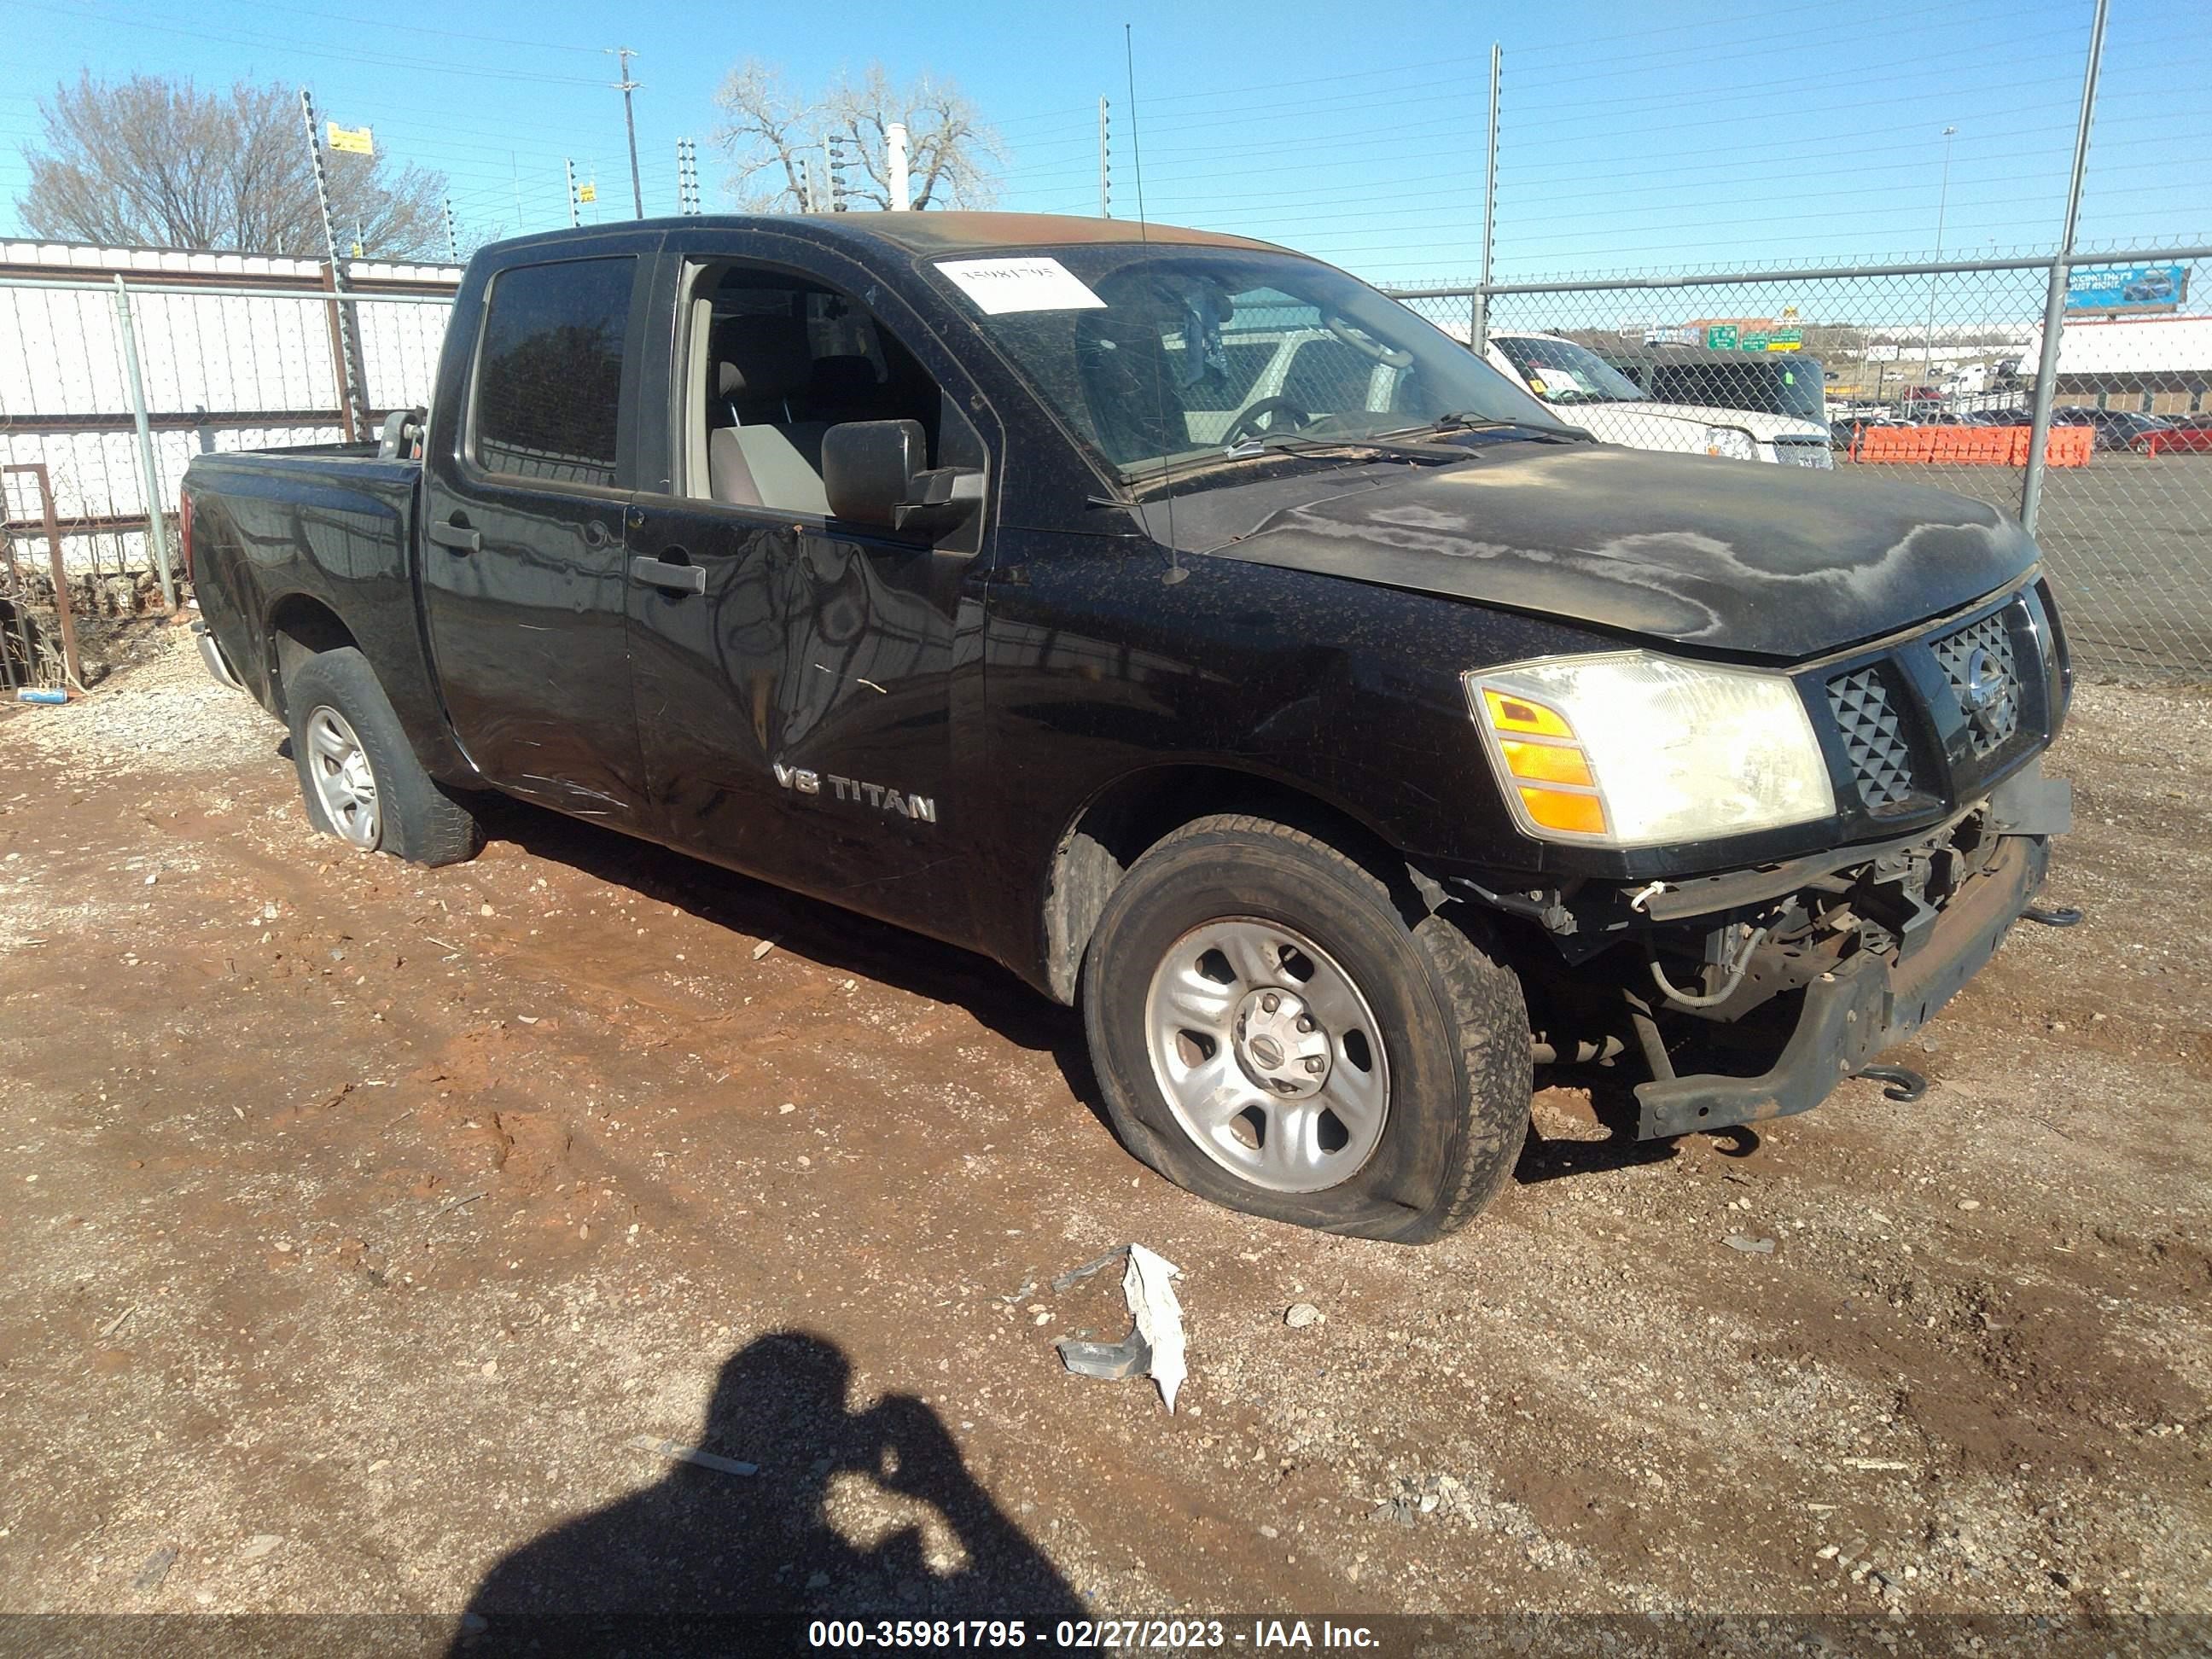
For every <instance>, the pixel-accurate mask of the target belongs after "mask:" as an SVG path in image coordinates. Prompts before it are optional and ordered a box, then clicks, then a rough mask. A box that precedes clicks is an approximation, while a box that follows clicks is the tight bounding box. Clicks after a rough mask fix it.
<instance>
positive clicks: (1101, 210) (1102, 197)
mask: <svg viewBox="0 0 2212 1659" xmlns="http://www.w3.org/2000/svg"><path fill="white" fill-rule="evenodd" d="M1111 138H1112V135H1111V133H1110V132H1109V118H1108V117H1107V113H1106V100H1104V99H1103V98H1101V99H1100V100H1098V216H1099V217H1100V218H1102V219H1110V218H1112V217H1113V216H1114V189H1113V184H1112V181H1111V179H1110V178H1109V173H1110V172H1111V171H1112V168H1111V165H1110V160H1111V157H1112V155H1113V153H1114V149H1113V144H1112V142H1111Z"/></svg>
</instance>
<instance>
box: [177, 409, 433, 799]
mask: <svg viewBox="0 0 2212 1659" xmlns="http://www.w3.org/2000/svg"><path fill="white" fill-rule="evenodd" d="M421 484H422V465H421V463H419V462H416V461H412V460H404V459H389V460H387V459H381V458H380V457H379V455H378V453H377V446H376V445H375V444H374V443H352V444H316V445H310V446H306V447H301V448H296V449H278V450H246V451H238V452H234V453H227V454H213V455H200V456H196V457H194V458H193V460H192V463H191V468H190V470H189V471H188V472H187V474H186V477H185V490H186V493H187V494H188V495H190V496H191V502H192V518H193V538H192V539H193V544H194V547H195V550H196V554H195V559H194V568H193V571H192V585H193V590H194V592H195V593H196V594H197V597H198V599H199V603H200V611H201V614H202V615H203V616H204V617H205V618H206V621H207V623H208V627H209V629H210V632H212V633H213V635H215V638H216V643H217V644H218V645H219V646H220V647H222V653H223V655H224V656H225V658H227V659H228V661H229V663H230V665H231V666H232V668H233V669H234V671H236V673H237V675H238V678H240V681H242V682H243V683H244V684H245V685H246V689H247V690H249V691H251V692H252V694H253V696H255V697H256V698H257V699H258V700H259V701H260V702H261V704H262V706H263V707H264V708H267V709H269V710H270V713H271V714H276V715H278V716H280V717H281V716H282V715H283V685H282V676H283V668H284V665H285V663H286V660H287V659H288V653H289V651H290V649H291V646H292V643H296V644H297V645H301V646H304V647H306V648H307V649H309V650H327V649H330V648H331V647H332V646H334V645H345V644H354V645H357V646H359V647H361V648H362V650H363V651H365V652H366V653H368V657H369V659H370V660H372V661H373V662H374V663H375V664H376V665H377V666H378V671H379V673H380V676H381V678H383V680H384V683H385V690H386V692H387V694H388V695H389V696H391V698H392V704H393V707H394V708H396V709H397V710H398V713H399V714H400V717H401V718H402V719H403V720H405V721H406V722H407V723H408V726H409V728H410V730H413V731H418V732H431V731H443V730H444V729H445V722H444V719H443V716H442V713H441V707H440V703H439V700H438V697H437V695H436V691H435V679H434V677H433V676H432V673H431V671H430V665H429V659H428V652H427V648H426V643H425V635H424V633H423V630H422V620H421V613H420V611H419V608H418V606H417V604H416V593H415V559H416V546H417V538H416V510H417V509H416V503H417V501H418V500H419V492H420V489H421ZM201 549H204V550H205V551H204V554H203V553H199V552H198V551H197V550H201ZM263 618H265V619H266V626H265V627H263V626H262V625H260V623H258V621H257V620H253V619H263ZM340 618H343V621H341V620H340ZM288 642H291V643H288ZM425 758H426V760H427V759H428V757H425ZM446 758H447V764H446V765H445V766H444V767H443V768H442V770H443V771H444V772H445V773H447V774H448V775H453V776H456V777H465V776H466V775H467V773H468V768H467V765H466V763H465V761H463V760H462V759H461V758H460V757H459V755H458V753H456V754H454V755H453V756H451V757H446ZM434 770H437V769H434Z"/></svg>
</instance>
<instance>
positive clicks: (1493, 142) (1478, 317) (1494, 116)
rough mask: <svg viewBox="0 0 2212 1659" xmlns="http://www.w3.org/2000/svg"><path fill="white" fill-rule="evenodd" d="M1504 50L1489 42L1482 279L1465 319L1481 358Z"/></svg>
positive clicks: (1486, 329) (1494, 227)
mask: <svg viewBox="0 0 2212 1659" xmlns="http://www.w3.org/2000/svg"><path fill="white" fill-rule="evenodd" d="M1504 67H1505V49H1504V47H1503V46H1500V45H1499V44H1498V42H1497V41H1494V40H1493V41H1492V42H1491V44H1490V155H1489V159H1488V161H1486V163H1485V164H1484V167H1483V182H1482V280H1481V281H1480V283H1478V284H1477V285H1476V288H1475V290H1474V312H1473V314H1472V315H1471V316H1469V317H1468V344H1470V345H1472V346H1473V347H1474V355H1475V356H1478V357H1480V356H1481V355H1482V354H1483V352H1484V351H1485V350H1486V349H1487V348H1488V347H1489V344H1490V253H1491V249H1492V246H1493V245H1494V243H1495V241H1496V240H1497V233H1498V87H1499V85H1500V83H1501V82H1503V80H1504Z"/></svg>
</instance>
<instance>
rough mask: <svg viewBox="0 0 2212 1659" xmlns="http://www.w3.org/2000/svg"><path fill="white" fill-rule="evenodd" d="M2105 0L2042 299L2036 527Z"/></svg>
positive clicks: (2030, 494) (2101, 53)
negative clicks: (2062, 216) (2062, 215)
mask: <svg viewBox="0 0 2212 1659" xmlns="http://www.w3.org/2000/svg"><path fill="white" fill-rule="evenodd" d="M2105 7H2106V0H2097V12H2096V15H2095V17H2094V18H2093V19H2092V20H2091V21H2090V24H2089V61H2088V63H2087V65H2086V66H2085V67H2084V68H2083V70H2082V71H2081V115H2080V116H2079V118H2077V119H2076V122H2075V128H2074V173H2073V177H2072V179H2071V180H2070V181H2069V184H2068V185H2067V187H2066V222H2065V225H2064V228H2063V229H2062V230H2061V231H2060V233H2059V236H2058V254H2057V258H2054V259H2052V260H2051V287H2050V289H2049V290H2048V291H2047V292H2046V293H2045V295H2044V300H2043V351H2042V355H2041V356H2039V358H2038V359H2037V362H2036V369H2035V413H2034V415H2033V417H2032V419H2031V421H2030V422H2029V427H2028V438H2027V477H2025V478H2024V479H2022V480H2021V490H2020V522H2021V527H2022V528H2023V529H2025V530H2026V531H2027V533H2028V534H2029V535H2031V536H2032V535H2033V534H2034V533H2035V520H2036V515H2037V513H2039V511H2040V510H2041V509H2042V507H2043V467H2044V460H2045V456H2044V453H2043V452H2044V449H2045V446H2047V445H2048V444H2049V443H2050V441H2051V394H2052V393H2053V392H2056V391H2057V389H2058V387H2057V381H2058V337H2059V335H2060V334H2061V333H2062V332H2063V331H2064V329H2065V326H2066V279H2067V276H2069V274H2070V273H2071V272H2072V270H2073V269H2074V235H2075V231H2076V230H2077V229H2079V228H2080V226H2081V175H2082V174H2083V173H2085V172H2087V170H2088V166H2089V127H2090V125H2091V123H2092V122H2093V121H2094V120H2095V119H2096V115H2097V73H2098V70H2100V68H2101V67H2102V65H2103V64H2104V61H2105Z"/></svg>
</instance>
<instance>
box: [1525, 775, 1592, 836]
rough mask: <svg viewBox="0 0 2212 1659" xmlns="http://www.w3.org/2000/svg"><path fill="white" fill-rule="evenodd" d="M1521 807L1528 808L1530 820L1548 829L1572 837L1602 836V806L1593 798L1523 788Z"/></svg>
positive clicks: (1548, 790)
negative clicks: (1558, 830)
mask: <svg viewBox="0 0 2212 1659" xmlns="http://www.w3.org/2000/svg"><path fill="white" fill-rule="evenodd" d="M1521 804H1522V805H1523V806H1525V807H1527V808H1528V817H1530V819H1531V820H1532V821H1534V823H1541V825H1543V826H1544V828H1545V829H1563V830H1565V831H1566V832H1567V833H1568V834H1569V835H1575V836H1601V835H1603V834H1604V833H1605V804H1604V803H1603V802H1602V801H1601V800H1600V799H1598V798H1597V797H1596V796H1595V795H1577V794H1572V793H1569V792H1568V791H1566V790H1565V789H1531V788H1528V787H1522V791H1521Z"/></svg>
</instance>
